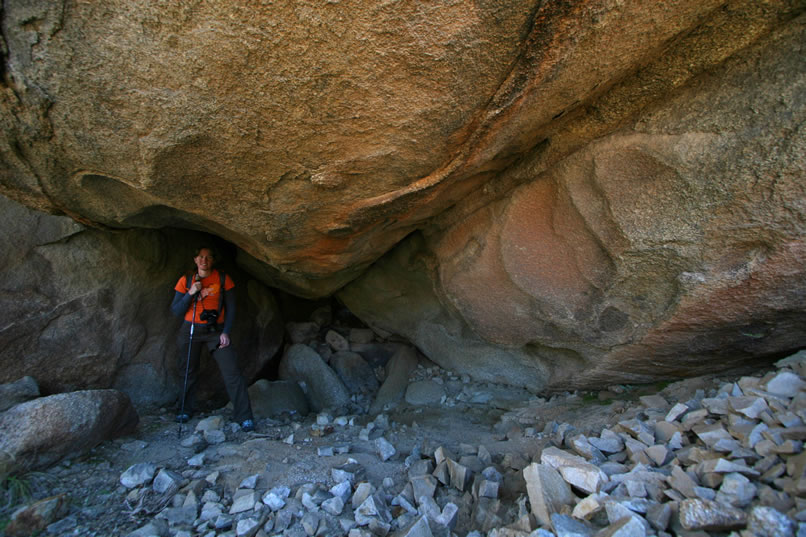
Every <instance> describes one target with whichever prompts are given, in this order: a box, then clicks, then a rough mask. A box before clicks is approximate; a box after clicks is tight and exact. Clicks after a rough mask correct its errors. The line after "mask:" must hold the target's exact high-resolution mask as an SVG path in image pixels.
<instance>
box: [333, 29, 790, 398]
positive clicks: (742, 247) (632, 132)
mask: <svg viewBox="0 0 806 537" xmlns="http://www.w3.org/2000/svg"><path fill="white" fill-rule="evenodd" d="M804 38H806V32H804V28H803V26H802V25H801V24H794V25H792V26H791V27H789V28H787V29H784V30H782V31H780V32H777V33H776V34H775V35H772V36H771V37H770V38H769V39H768V40H766V41H765V42H764V43H762V44H759V45H758V46H756V47H753V48H751V49H749V50H747V51H745V52H744V53H742V54H740V55H738V56H737V57H735V58H733V59H731V60H730V61H728V62H726V63H725V64H724V65H723V66H722V67H721V68H720V69H718V70H715V71H714V72H713V73H712V76H709V77H704V78H703V79H702V80H699V81H698V82H697V83H696V84H692V85H691V86H690V87H687V88H685V89H683V90H680V91H678V92H676V93H675V94H673V95H670V96H669V99H668V101H667V102H666V103H663V104H662V105H658V106H655V107H652V108H650V109H648V110H647V111H646V113H645V114H643V115H642V116H641V117H640V119H638V120H637V121H636V122H634V123H633V124H631V125H629V126H628V127H627V128H624V129H622V130H621V131H619V132H616V133H613V134H611V135H609V136H606V137H603V138H601V139H599V140H597V141H595V142H592V143H590V144H588V145H587V146H586V147H585V148H584V149H581V150H579V151H577V152H576V153H574V154H573V155H571V156H570V157H568V158H566V159H565V160H563V161H562V162H560V163H559V164H558V165H557V166H554V167H553V168H552V169H551V170H549V171H547V172H544V173H542V174H539V175H537V176H535V178H534V180H533V181H531V182H528V183H526V184H523V185H521V186H520V187H518V188H517V189H516V190H514V191H513V192H512V193H511V195H510V196H508V197H507V198H506V199H502V200H500V201H497V202H495V203H492V204H490V205H488V206H485V207H483V208H481V209H478V210H474V211H471V212H468V211H466V210H461V209H457V211H456V212H457V214H455V215H453V216H450V217H446V222H448V224H447V225H446V227H445V229H440V230H438V231H435V232H433V233H431V234H429V235H428V236H427V237H425V238H423V237H422V236H419V235H418V236H414V237H412V238H411V239H409V240H408V241H407V243H406V244H405V245H403V246H401V247H400V248H398V250H397V251H396V252H395V253H394V255H393V256H390V258H388V259H384V260H382V262H380V263H378V264H377V265H376V266H375V267H373V268H372V269H370V270H369V271H367V273H366V274H365V275H364V276H362V277H361V278H360V279H358V280H356V281H355V282H353V283H351V284H350V285H348V286H347V287H346V288H345V289H344V290H343V291H342V292H341V293H340V297H341V298H342V299H343V300H344V302H345V303H346V304H347V305H348V306H349V307H350V308H351V310H352V311H353V312H355V313H356V314H357V315H359V316H360V317H362V318H363V319H365V320H367V321H368V322H370V323H371V324H374V325H375V326H377V327H379V328H382V329H385V330H396V331H399V332H401V333H403V334H405V335H407V336H408V337H409V338H411V339H412V340H413V341H414V342H415V343H416V344H417V345H418V346H419V347H420V348H421V349H422V350H423V351H424V352H425V353H426V354H427V355H429V356H430V357H432V359H434V360H436V361H438V362H439V363H441V364H443V365H445V366H447V367H451V368H455V369H459V370H464V371H469V372H472V373H473V374H474V376H476V377H479V378H487V379H490V380H498V381H502V380H503V381H505V382H508V383H511V384H516V385H522V386H525V387H528V388H531V389H534V390H536V391H540V390H545V389H558V388H569V387H575V388H586V387H592V386H602V385H607V383H613V382H623V381H633V382H648V381H652V380H658V379H662V378H669V377H675V376H685V375H692V374H698V373H704V372H709V371H715V370H719V369H724V368H729V367H738V366H742V365H748V364H750V363H753V362H754V361H757V360H759V358H760V357H764V356H775V355H776V353H780V352H784V351H787V350H794V349H797V348H799V347H802V346H803V345H804V342H806V308H804V303H806V302H805V300H806V285H804V281H806V202H805V200H806V182H804V160H803V156H804V155H806V136H804V134H806V133H804V130H803V129H804V127H803V126H804V124H806V123H804V119H806V107H805V106H804V105H806V101H804V97H806V71H805V70H804V67H805V65H804V62H803V60H802V59H801V58H800V57H799V55H792V54H791V53H790V52H789V51H790V50H798V48H799V47H801V48H802V43H804ZM748 111H749V113H748Z"/></svg>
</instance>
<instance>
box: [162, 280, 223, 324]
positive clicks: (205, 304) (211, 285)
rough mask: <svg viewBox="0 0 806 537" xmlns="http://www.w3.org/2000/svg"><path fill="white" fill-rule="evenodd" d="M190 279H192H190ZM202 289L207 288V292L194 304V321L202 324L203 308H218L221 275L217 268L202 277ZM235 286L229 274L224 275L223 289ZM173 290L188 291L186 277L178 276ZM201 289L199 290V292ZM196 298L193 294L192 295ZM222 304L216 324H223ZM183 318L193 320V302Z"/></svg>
mask: <svg viewBox="0 0 806 537" xmlns="http://www.w3.org/2000/svg"><path fill="white" fill-rule="evenodd" d="M191 281H192V280H191ZM201 282H202V291H203V290H205V289H206V290H207V292H208V294H207V296H205V297H204V298H202V299H201V300H200V301H199V303H198V304H197V305H196V321H195V322H197V323H202V324H204V321H202V320H201V314H202V311H204V310H218V297H219V293H221V275H220V273H219V271H218V270H215V269H214V270H213V271H211V272H210V275H209V276H207V277H206V278H202V281H201ZM233 287H235V282H233V281H232V278H230V277H229V274H226V275H225V276H224V289H225V290H227V291H229V290H230V289H232V288H233ZM174 289H175V290H177V291H179V292H180V293H182V294H185V293H187V292H188V287H187V277H186V276H182V277H181V278H179V281H178V282H176V287H174ZM202 291H199V293H201V292H202ZM193 298H194V299H195V298H196V297H195V296H194V297H193ZM224 309H225V308H224V304H223V303H222V304H221V313H220V314H219V315H218V324H224V319H225V318H226V312H225V311H224ZM185 320H186V321H187V322H191V321H193V303H192V302H191V304H190V307H189V308H188V310H187V311H186V312H185Z"/></svg>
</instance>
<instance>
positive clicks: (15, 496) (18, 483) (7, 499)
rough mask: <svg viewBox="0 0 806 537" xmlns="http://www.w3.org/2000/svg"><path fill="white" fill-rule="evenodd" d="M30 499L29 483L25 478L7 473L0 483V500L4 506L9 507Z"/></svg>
mask: <svg viewBox="0 0 806 537" xmlns="http://www.w3.org/2000/svg"><path fill="white" fill-rule="evenodd" d="M30 499H31V484H30V483H29V482H28V480H27V479H23V478H20V477H17V476H15V475H9V476H6V477H5V478H4V479H3V481H2V483H0V500H2V503H3V504H5V506H6V507H11V506H13V505H16V504H18V503H21V502H26V501H28V500H30Z"/></svg>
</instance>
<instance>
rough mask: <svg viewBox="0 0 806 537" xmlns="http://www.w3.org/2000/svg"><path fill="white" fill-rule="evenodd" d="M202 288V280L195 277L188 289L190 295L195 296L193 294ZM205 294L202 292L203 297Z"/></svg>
mask: <svg viewBox="0 0 806 537" xmlns="http://www.w3.org/2000/svg"><path fill="white" fill-rule="evenodd" d="M201 288H202V282H201V280H196V279H194V280H193V283H192V284H190V289H188V294H189V295H190V296H193V295H195V294H196V293H198V292H199V291H201ZM203 296H204V295H203V294H202V297H203Z"/></svg>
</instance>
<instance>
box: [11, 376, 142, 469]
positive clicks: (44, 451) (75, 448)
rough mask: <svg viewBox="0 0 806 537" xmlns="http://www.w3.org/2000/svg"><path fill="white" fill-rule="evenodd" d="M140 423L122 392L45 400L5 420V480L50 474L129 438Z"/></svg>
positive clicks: (13, 410) (16, 409) (22, 406)
mask: <svg viewBox="0 0 806 537" xmlns="http://www.w3.org/2000/svg"><path fill="white" fill-rule="evenodd" d="M138 420H139V418H138V416H137V412H136V411H135V409H134V407H133V406H132V402H131V400H130V399H129V397H128V396H127V395H126V394H124V393H122V392H120V391H117V390H89V391H81V392H71V393H63V394H57V395H51V396H49V397H41V398H39V399H35V400H33V401H28V402H26V403H21V404H19V405H17V406H15V407H13V408H11V409H10V410H7V411H6V412H3V413H1V414H0V431H3V434H2V435H0V456H2V459H3V460H2V465H0V469H2V472H3V477H5V476H6V475H9V474H14V473H18V472H24V471H27V470H32V469H38V468H45V467H48V466H50V465H52V464H54V463H55V462H58V461H59V460H61V459H63V458H64V457H68V456H75V455H81V454H83V453H86V452H87V451H89V450H90V449H91V448H93V447H95V446H97V445H98V444H100V443H101V442H103V441H105V440H109V439H113V438H117V437H119V436H123V435H126V434H130V433H132V432H133V431H134V429H135V427H136V426H137V422H138Z"/></svg>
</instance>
